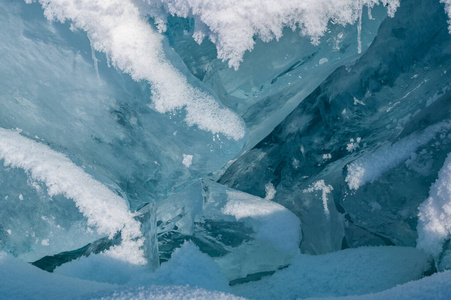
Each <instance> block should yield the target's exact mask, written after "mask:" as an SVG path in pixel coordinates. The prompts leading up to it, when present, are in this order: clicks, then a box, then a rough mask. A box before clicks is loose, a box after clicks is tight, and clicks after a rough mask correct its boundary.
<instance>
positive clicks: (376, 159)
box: [345, 121, 451, 190]
mask: <svg viewBox="0 0 451 300" xmlns="http://www.w3.org/2000/svg"><path fill="white" fill-rule="evenodd" d="M450 129H451V124H450V123H449V122H447V121H444V122H440V123H438V124H435V125H431V126H429V127H427V128H426V129H425V130H424V131H423V132H421V133H413V134H411V135H410V136H408V137H405V138H403V139H402V140H400V141H398V142H396V143H394V144H392V145H384V146H382V147H380V148H379V149H377V150H376V151H375V152H372V153H370V154H368V155H364V156H361V157H359V158H358V159H357V160H355V161H354V162H352V163H350V164H349V165H348V166H347V175H346V178H345V181H346V183H347V184H348V186H349V188H350V189H351V190H358V189H359V188H360V187H362V186H363V185H365V184H366V183H368V182H374V181H375V180H377V179H378V178H379V177H380V176H381V175H382V174H383V173H385V172H387V171H389V170H390V169H392V168H394V167H396V166H397V165H399V164H400V163H401V162H403V161H405V160H406V159H408V158H409V157H410V156H411V155H412V154H413V153H414V152H415V151H416V150H417V149H418V148H419V147H421V146H424V145H426V144H427V143H428V142H429V141H430V140H432V139H433V138H435V136H436V135H437V133H439V132H441V131H443V130H450Z"/></svg>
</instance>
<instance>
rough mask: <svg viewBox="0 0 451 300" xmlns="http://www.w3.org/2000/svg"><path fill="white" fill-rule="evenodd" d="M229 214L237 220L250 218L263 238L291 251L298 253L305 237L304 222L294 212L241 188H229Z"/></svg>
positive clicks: (257, 234) (227, 208)
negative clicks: (240, 189) (240, 190)
mask: <svg viewBox="0 0 451 300" xmlns="http://www.w3.org/2000/svg"><path fill="white" fill-rule="evenodd" d="M227 198H228V202H227V204H226V205H225V206H224V208H223V209H222V212H223V213H224V214H225V215H231V216H234V217H235V218H236V219H237V220H240V219H245V218H249V219H248V220H250V222H251V223H252V225H253V228H254V230H255V231H256V236H257V237H258V238H259V239H262V240H265V241H267V242H269V243H270V244H272V245H273V246H274V247H276V248H279V249H282V250H284V251H286V252H287V253H297V251H298V249H299V242H300V239H301V223H300V221H299V219H298V218H297V217H296V215H294V214H293V213H292V212H291V211H289V210H288V209H286V208H285V207H283V206H282V205H280V204H278V203H275V202H273V201H269V200H265V199H262V198H259V197H256V196H253V195H250V194H246V193H243V192H239V191H233V190H227Z"/></svg>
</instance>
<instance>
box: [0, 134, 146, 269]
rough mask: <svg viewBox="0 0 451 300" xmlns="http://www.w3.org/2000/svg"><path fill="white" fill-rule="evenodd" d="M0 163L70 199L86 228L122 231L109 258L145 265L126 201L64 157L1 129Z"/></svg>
mask: <svg viewBox="0 0 451 300" xmlns="http://www.w3.org/2000/svg"><path fill="white" fill-rule="evenodd" d="M0 160H3V161H4V165H5V167H13V168H21V169H23V170H25V171H26V172H28V173H29V175H30V177H31V178H33V179H34V180H37V181H39V182H43V183H44V184H45V185H46V186H47V192H48V194H49V195H50V196H52V197H53V196H56V195H63V196H65V197H67V198H70V199H73V201H74V202H75V204H76V206H77V208H78V209H79V210H80V212H81V213H82V214H83V215H84V216H85V217H86V218H87V222H88V225H89V226H92V227H93V228H96V229H97V231H98V232H99V233H100V234H104V235H108V236H109V238H113V236H114V235H115V234H116V233H117V232H119V231H121V234H122V244H121V245H119V246H115V247H113V248H112V249H111V250H110V251H109V255H111V256H113V257H117V258H120V259H123V260H125V261H129V262H132V263H135V264H144V263H145V262H146V260H145V258H144V253H143V251H142V249H141V246H142V244H143V240H144V238H143V237H142V234H141V230H140V223H139V222H138V221H136V220H135V219H134V215H133V214H132V213H131V212H130V211H129V209H128V203H127V202H126V200H124V199H123V198H121V197H120V196H118V195H116V194H115V193H114V192H112V191H111V190H110V189H108V188H107V187H106V186H105V185H103V184H101V183H100V182H98V181H97V180H95V179H94V178H93V177H92V176H90V175H89V174H87V173H85V171H84V170H83V169H82V168H81V167H79V166H77V165H75V164H74V163H73V162H72V161H71V160H70V159H69V158H68V157H67V156H65V155H63V154H61V153H59V152H56V151H54V150H52V149H51V148H50V147H48V146H46V145H44V144H41V143H38V142H36V141H34V140H31V139H29V138H26V137H24V136H22V135H21V134H20V132H19V131H16V130H6V129H3V128H0Z"/></svg>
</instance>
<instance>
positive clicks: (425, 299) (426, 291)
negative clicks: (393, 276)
mask: <svg viewBox="0 0 451 300" xmlns="http://www.w3.org/2000/svg"><path fill="white" fill-rule="evenodd" d="M450 279H451V271H446V272H441V273H437V274H433V275H432V276H430V277H426V278H422V279H420V280H417V281H412V282H408V283H406V284H403V285H399V286H397V287H394V288H391V289H389V290H386V291H383V292H379V293H375V294H368V295H362V296H352V297H340V298H328V299H347V300H348V299H349V300H351V299H352V300H357V299H362V300H363V299H365V300H366V299H368V300H373V299H374V300H376V299H400V300H404V299H405V300H411V299H412V300H446V299H449V295H451V285H450Z"/></svg>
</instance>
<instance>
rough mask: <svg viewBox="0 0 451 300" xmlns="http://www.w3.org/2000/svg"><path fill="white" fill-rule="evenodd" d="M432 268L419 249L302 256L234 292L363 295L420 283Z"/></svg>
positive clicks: (270, 296) (260, 295)
mask: <svg viewBox="0 0 451 300" xmlns="http://www.w3.org/2000/svg"><path fill="white" fill-rule="evenodd" d="M429 267H430V265H429V263H428V256H427V255H426V254H425V253H424V252H423V251H421V250H418V249H415V248H404V247H362V248H356V249H346V250H342V251H338V252H334V253H330V254H325V255H315V256H309V255H301V256H299V257H298V258H297V259H295V260H294V261H293V263H292V264H291V265H290V266H289V267H288V268H286V269H283V270H280V271H277V272H276V273H275V274H274V275H272V276H268V277H266V278H263V279H262V280H260V281H257V282H249V283H245V284H242V285H237V286H234V287H232V290H233V292H234V293H235V294H237V295H240V296H243V297H248V298H250V299H298V298H308V297H333V296H346V295H363V294H368V293H375V292H379V291H383V290H385V289H388V288H392V287H394V286H396V285H398V284H403V283H406V282H409V281H411V280H416V279H419V278H421V277H422V275H423V272H424V271H425V270H427V269H428V268H429ZM387 299H390V298H387Z"/></svg>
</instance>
